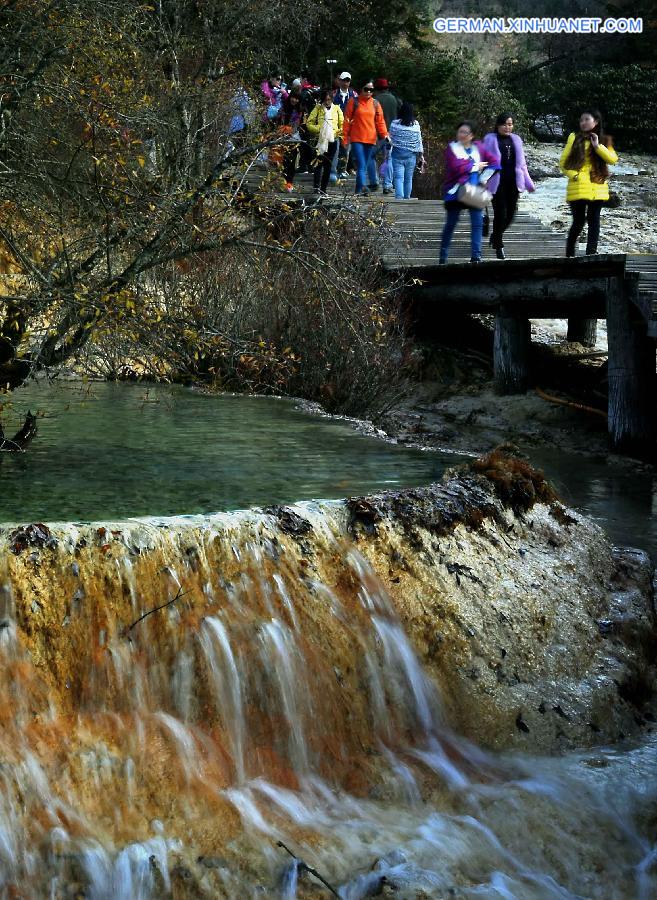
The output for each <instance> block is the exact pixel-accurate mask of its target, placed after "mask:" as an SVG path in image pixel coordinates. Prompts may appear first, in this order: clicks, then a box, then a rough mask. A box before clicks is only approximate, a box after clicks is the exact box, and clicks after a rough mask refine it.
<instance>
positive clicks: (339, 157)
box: [331, 72, 358, 181]
mask: <svg viewBox="0 0 657 900" xmlns="http://www.w3.org/2000/svg"><path fill="white" fill-rule="evenodd" d="M338 83H339V87H338V89H337V90H336V91H335V92H334V94H333V103H334V104H335V105H336V106H339V107H340V109H341V110H342V112H343V113H344V111H345V107H346V105H347V103H349V101H350V100H353V99H354V98H356V97H357V96H358V93H357V92H356V91H354V90H353V89H352V87H351V73H350V72H340V75H339V76H338ZM348 156H349V151H348V150H347V148H346V147H345V146H343V144H342V141H341V140H340V141H338V149H337V151H336V153H335V156H334V157H333V164H332V166H331V181H337V179H338V178H346V177H347V170H348V169H349V165H348V162H349V160H348ZM350 174H353V173H350Z"/></svg>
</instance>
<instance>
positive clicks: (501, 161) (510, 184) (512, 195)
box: [438, 110, 618, 265]
mask: <svg viewBox="0 0 657 900" xmlns="http://www.w3.org/2000/svg"><path fill="white" fill-rule="evenodd" d="M513 126H514V122H513V115H512V114H511V113H509V112H504V113H501V114H500V115H499V116H498V117H497V119H496V121H495V131H493V132H491V133H490V134H487V135H486V136H485V137H484V139H483V141H481V142H480V141H475V140H474V126H473V125H472V123H471V122H468V121H464V122H461V123H459V126H458V128H457V131H456V140H454V141H452V142H451V143H450V144H449V145H448V147H447V149H446V151H445V182H444V190H443V200H444V201H445V213H446V217H445V225H444V227H443V232H442V237H441V242H440V257H439V260H438V262H439V265H444V264H445V263H446V262H447V257H448V255H449V248H450V245H451V242H452V237H453V235H454V230H455V228H456V223H457V222H458V219H459V216H460V214H461V211H462V210H463V209H467V210H468V212H469V213H470V262H471V263H480V262H481V260H482V254H481V244H482V239H483V226H484V208H485V206H486V204H487V203H488V202H489V201H490V203H491V205H492V207H493V213H494V218H493V228H492V233H491V236H490V243H491V247H492V248H493V249H494V250H495V255H496V256H497V258H498V259H505V258H506V254H505V251H504V232H505V231H506V230H507V228H508V227H509V225H510V224H511V222H512V221H513V217H514V215H515V211H516V208H517V205H518V196H519V194H520V193H521V192H522V191H529V192H531V191H533V190H535V188H534V184H533V182H532V180H531V177H530V175H529V172H528V170H527V162H526V160H525V153H524V149H523V143H522V140H521V139H520V137H519V136H518V135H517V134H514V133H513ZM617 161H618V156H617V154H616V151H615V150H614V148H613V147H612V144H611V140H610V138H609V136H608V135H606V134H605V133H604V130H603V124H602V116H601V114H600V112H599V111H598V110H585V111H584V112H583V113H582V114H581V116H580V120H579V131H578V132H573V133H572V134H571V135H570V136H569V137H568V140H567V142H566V146H565V148H564V150H563V153H562V154H561V159H560V161H559V165H560V168H561V171H562V172H563V173H564V174H565V175H567V176H568V188H567V191H566V200H567V201H568V205H569V206H570V211H571V215H572V224H571V226H570V230H569V232H568V238H567V241H566V256H575V245H576V243H577V239H578V238H579V236H580V234H581V233H582V229H583V228H584V223H585V222H586V223H587V224H588V234H587V242H586V253H587V254H594V253H597V251H598V239H599V236H600V211H601V209H602V206H603V204H604V203H605V202H606V201H608V200H609V184H608V178H609V168H608V166H609V165H613V164H614V163H616V162H617Z"/></svg>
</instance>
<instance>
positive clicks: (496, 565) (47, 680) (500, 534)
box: [0, 454, 654, 896]
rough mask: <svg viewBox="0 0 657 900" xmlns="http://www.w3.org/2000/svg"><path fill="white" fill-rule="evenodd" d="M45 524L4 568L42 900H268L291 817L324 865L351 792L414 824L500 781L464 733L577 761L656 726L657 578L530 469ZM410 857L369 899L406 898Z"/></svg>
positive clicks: (23, 782) (422, 879) (15, 856)
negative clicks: (84, 893)
mask: <svg viewBox="0 0 657 900" xmlns="http://www.w3.org/2000/svg"><path fill="white" fill-rule="evenodd" d="M38 529H39V532H38V534H37V533H36V532H33V531H31V530H30V529H29V527H27V528H25V529H23V530H21V531H20V538H21V539H20V542H17V540H16V532H15V531H14V532H8V533H6V534H4V535H3V536H2V539H3V540H4V550H3V552H2V553H1V554H0V693H1V694H2V697H3V702H2V703H0V725H1V726H2V727H1V728H0V752H1V753H2V757H3V760H6V761H7V762H6V766H5V769H6V772H5V774H6V776H7V779H6V784H7V785H9V786H8V787H7V790H6V798H9V799H8V800H7V809H10V810H12V813H11V816H7V822H10V823H11V824H10V830H9V833H10V836H11V842H10V843H11V846H12V848H14V849H12V851H11V853H10V854H9V855H8V856H7V858H6V859H5V858H4V857H3V858H2V860H1V861H2V864H3V865H4V866H5V867H6V869H7V871H8V872H9V875H8V878H7V883H12V880H13V883H15V884H21V880H22V881H23V882H24V883H27V881H26V879H28V878H29V879H33V880H32V881H30V882H29V883H30V884H31V885H32V886H33V887H34V895H35V896H38V895H39V891H40V890H41V886H42V885H41V882H39V878H43V879H45V880H44V882H43V883H44V884H45V883H46V882H47V883H50V881H51V880H52V879H59V882H58V883H60V884H63V883H66V884H73V883H75V884H78V883H79V884H82V885H83V886H85V885H86V886H88V885H89V883H94V884H96V882H97V884H96V888H97V890H98V891H100V890H101V888H100V887H98V885H100V884H101V882H102V884H105V882H103V881H102V879H103V878H105V879H106V882H107V884H106V885H105V887H107V885H111V883H112V880H111V879H112V878H113V877H115V876H113V875H112V874H111V873H112V871H113V870H112V866H115V867H116V866H118V865H119V863H118V862H117V861H116V860H117V858H118V859H119V860H121V855H120V854H119V849H120V848H125V850H124V851H121V853H123V854H124V855H123V859H122V862H121V865H122V866H124V869H125V871H128V869H130V871H131V872H134V873H136V874H134V878H135V879H136V878H137V877H138V876H139V877H140V878H144V879H146V880H147V881H148V884H149V885H150V886H151V887H150V888H149V890H151V892H152V893H153V895H154V896H162V895H164V893H166V891H168V890H169V889H170V888H169V886H171V889H173V890H174V892H176V895H180V896H201V895H202V893H203V891H205V892H206V893H207V895H208V896H221V895H222V894H221V891H224V892H226V891H227V894H226V895H227V896H247V895H248V894H247V892H246V890H245V891H243V892H242V893H241V894H240V892H239V889H238V887H237V886H238V885H241V884H242V882H241V881H240V879H242V878H244V879H245V880H246V883H248V884H249V885H251V886H252V885H253V884H258V883H260V881H258V879H261V878H264V876H263V867H262V857H258V859H257V861H255V862H254V858H255V857H253V856H251V855H249V854H250V853H252V848H251V849H245V850H244V858H241V857H240V855H239V854H240V853H241V848H242V843H240V842H241V841H242V840H243V836H244V828H245V825H244V823H245V822H247V823H249V824H250V825H251V826H252V828H253V829H255V830H256V831H257V832H258V834H261V833H263V832H264V835H265V837H266V839H267V840H268V841H270V840H271V836H272V835H276V834H277V832H276V829H278V828H281V827H283V826H282V825H281V821H282V820H283V819H284V815H283V813H284V811H285V812H286V813H290V814H292V815H293V819H292V822H291V823H290V821H286V824H285V828H286V829H288V830H287V831H286V834H289V835H290V836H291V837H290V840H291V841H297V842H302V841H303V840H306V839H307V841H308V843H307V844H306V846H314V843H317V840H316V836H315V832H313V828H314V827H315V824H316V818H317V815H319V814H320V812H321V815H324V814H325V810H326V805H327V803H329V799H330V798H331V797H334V794H335V796H337V794H338V793H340V792H347V793H348V795H349V796H350V797H352V798H359V800H360V801H362V803H364V804H370V805H372V804H386V803H390V802H393V801H394V802H400V799H399V798H400V797H403V798H406V800H407V801H408V802H409V804H410V805H411V806H412V807H413V808H415V806H414V805H417V804H418V803H419V802H420V800H421V799H424V798H425V797H427V796H430V797H431V798H432V801H433V800H435V798H436V797H443V796H444V795H445V793H446V792H447V791H449V790H455V791H458V790H459V789H460V786H462V785H463V784H467V783H468V779H473V778H474V775H473V772H476V771H477V766H481V767H482V769H483V771H484V774H483V776H482V783H484V784H485V786H486V790H488V789H489V786H490V784H491V783H492V781H491V779H492V780H497V783H501V780H502V778H503V777H504V773H501V774H500V773H499V772H495V773H494V775H495V777H494V779H493V777H492V773H491V765H492V764H491V763H490V761H486V762H485V763H482V762H481V760H480V759H478V758H477V757H476V754H475V755H471V749H469V748H468V747H464V746H463V744H462V743H460V739H458V737H457V736H456V735H455V734H454V732H453V731H452V728H453V729H456V731H460V732H462V733H464V734H465V735H466V736H468V737H470V738H473V739H474V740H475V741H476V742H477V743H478V744H480V745H484V746H488V747H495V748H503V747H513V748H523V749H528V750H541V751H546V752H549V753H552V752H555V751H559V750H562V749H565V748H568V747H583V746H587V745H591V744H596V743H609V742H610V741H614V740H616V739H618V738H620V737H622V736H629V735H631V734H635V733H637V731H639V730H640V729H641V728H643V727H650V706H651V703H652V699H653V698H652V693H651V691H652V688H651V685H652V684H653V683H654V669H653V657H652V653H653V650H652V648H653V645H654V640H653V634H654V632H653V624H654V614H653V609H652V605H651V604H652V571H651V568H650V564H649V562H648V560H647V558H646V557H645V556H644V555H642V554H640V553H637V552H634V551H615V550H613V549H612V548H611V547H610V546H609V543H608V541H607V540H606V538H605V536H604V534H603V533H602V531H601V530H600V529H599V528H597V527H595V526H594V525H592V524H591V523H590V522H588V521H586V520H585V519H584V518H583V517H581V516H579V515H577V514H576V513H574V512H572V511H569V510H566V509H564V508H563V507H562V506H561V505H560V504H559V503H558V501H556V499H555V498H554V495H553V493H552V491H551V489H550V488H549V485H547V484H546V483H545V481H544V480H543V479H542V477H541V476H540V473H537V472H534V471H533V470H531V469H530V468H529V467H528V466H527V465H526V464H525V463H522V462H521V461H519V460H515V459H512V458H511V459H510V458H506V457H502V456H500V455H499V454H497V455H491V456H490V457H487V458H486V459H484V460H481V461H479V462H477V463H476V464H475V466H474V467H472V468H470V469H468V470H463V471H457V472H453V473H451V474H448V476H446V478H445V479H444V481H443V482H442V483H441V484H438V485H433V486H431V487H429V488H426V489H421V490H413V491H403V492H395V493H387V494H382V495H380V496H373V497H366V498H357V499H354V500H352V501H349V502H347V503H341V502H332V503H321V504H299V505H298V506H295V507H294V508H278V507H277V508H275V509H272V510H270V511H267V512H266V513H263V512H260V511H249V512H244V513H235V514H230V515H224V516H212V517H197V518H195V517H189V518H185V519H181V520H179V521H168V522H167V521H164V520H163V521H161V522H158V521H150V522H143V523H139V522H131V523H116V524H106V525H102V526H99V525H93V526H84V527H75V526H54V525H49V526H42V525H39V526H38ZM32 536H35V537H36V538H38V540H37V539H35V540H32ZM28 538H29V539H28ZM402 626H403V627H402ZM409 638H410V642H409ZM415 654H417V655H418V656H419V658H420V661H421V662H423V663H424V669H423V668H422V666H421V665H420V664H419V662H418V659H417V657H416V655H415ZM426 673H429V674H430V675H431V676H432V679H433V684H432V683H431V681H430V679H428V678H427V676H426ZM435 686H437V687H438V691H439V694H438V693H437V692H436V690H435ZM439 695H440V696H439ZM441 698H442V699H441ZM413 754H415V756H414V755H413ZM418 754H419V755H418ZM418 758H421V759H422V760H423V765H424V766H425V767H428V769H430V770H431V771H430V772H429V774H427V773H426V771H425V770H422V772H423V774H421V773H419V770H417V769H413V768H412V767H413V765H416V764H417V759H418ZM413 761H415V762H413ZM432 766H433V767H434V768H433V769H432V768H431V767H432ZM4 771H5V770H3V772H4ZM413 772H415V774H413ZM436 773H438V774H436ZM477 777H479V776H477ZM432 779H433V780H432ZM320 781H321V784H322V785H326V788H324V787H322V788H321V790H325V793H324V794H321V793H313V791H317V790H318V789H317V787H316V785H317V783H318V782H320ZM272 785H275V788H274V787H272ZM309 785H310V787H309ZM303 791H305V792H306V793H305V794H303ZM14 794H15V796H14ZM302 796H303V800H304V803H307V804H309V805H308V807H307V809H308V810H310V811H311V812H307V811H306V808H305V807H304V808H302V806H303V804H301V802H300V800H299V798H300V797H302ZM1 798H2V794H1V792H0V799H1ZM331 802H332V801H331ZM350 802H351V801H350ZM354 802H355V801H354ZM450 802H452V801H451V800H450ZM275 803H279V804H281V807H280V809H279V811H278V813H277V814H276V815H278V817H279V818H278V819H277V818H276V817H274V819H272V820H271V821H270V822H269V824H268V823H266V822H265V821H264V818H263V816H264V814H265V813H264V811H265V810H269V809H270V808H271V807H272V804H275ZM12 804H13V805H12ZM283 807H284V810H283ZM3 809H4V807H2V808H0V815H3V814H4V813H3ZM277 809H278V807H277ZM290 811H291V812H290ZM339 815H340V816H342V815H343V814H342V813H340V814H339ZM344 815H347V813H344ZM349 815H351V813H349ZM327 821H329V820H327ZM272 823H273V824H272ZM368 827H369V826H368ZM267 828H269V829H270V830H269V831H267ZM258 829H260V830H258ZM332 829H333V826H332V825H331V824H330V821H329V824H328V825H326V832H327V833H330V832H331V830H332ZM53 834H55V837H53ZM309 835H310V837H308V836H309ZM325 837H326V835H324V838H325ZM324 838H323V839H324ZM263 839H264V838H263ZM313 842H314V843H313ZM245 846H246V845H245ZM26 848H27V849H29V851H30V853H33V854H35V855H34V856H30V855H29V853H26V852H25V850H26ZM236 848H237V849H236ZM387 849H389V848H387ZM2 852H4V851H3V850H2V848H0V854H1V853H2ZM386 852H387V851H386ZM433 856H434V854H433V852H432V853H431V857H432V858H433ZM167 858H168V866H167ZM29 859H39V860H40V863H39V866H35V865H33V864H32V863H30V865H32V868H31V869H30V871H29V872H27V870H26V869H25V866H26V863H25V860H29ZM386 860H387V861H386V866H385V867H384V868H382V869H380V870H379V869H377V870H376V872H375V873H374V874H372V875H365V876H363V877H364V878H365V881H364V882H363V883H364V884H365V882H367V884H369V883H370V881H371V882H372V884H374V885H375V886H377V888H381V889H382V890H383V889H386V890H387V889H388V888H389V887H390V885H391V884H393V885H394V884H395V883H396V882H395V878H398V879H399V878H401V875H400V873H399V872H397V869H398V868H399V866H402V868H403V866H404V863H402V862H400V861H399V860H397V861H396V860H395V859H393V858H390V859H387V858H386ZM425 862H426V861H425ZM457 868H458V866H456V867H455V868H454V872H456V871H457ZM448 869H449V867H448V866H447V864H446V870H445V871H446V874H445V879H446V881H445V882H444V883H445V884H451V883H452V880H450V879H452V878H453V877H455V876H453V873H452V871H451V870H449V871H448ZM339 870H340V867H339V866H338V865H336V871H339ZM117 871H118V870H117ZM121 871H123V870H121ZM432 871H433V870H432ZM103 873H105V874H103ZM107 873H109V874H107ZM140 873H141V874H140ZM236 873H237V874H236ZM297 874H298V873H297ZM329 874H330V873H329ZM344 874H345V873H344V872H342V876H344ZM402 874H404V877H410V876H409V873H408V872H407V871H406V870H404V872H403V873H402ZM116 877H117V878H118V877H119V876H118V875H116ZM126 877H127V876H126ZM268 877H269V876H268ZM358 877H361V876H358ZM414 877H415V878H416V882H417V884H418V885H421V884H429V885H432V884H437V882H435V878H436V877H437V876H436V875H435V872H434V873H433V874H432V872H429V870H428V869H426V870H425V869H421V870H420V869H418V870H417V872H416V876H414ZM383 878H385V879H387V880H389V883H387V882H386V883H385V884H384V883H383ZM94 879H96V882H94ZM231 879H232V880H231ZM368 879H369V881H368ZM427 879H428V880H427ZM432 879H434V880H432ZM135 883H137V882H136V881H135ZM262 883H263V884H264V885H265V887H263V891H265V893H266V891H267V890H268V888H267V887H266V885H271V884H272V883H273V881H272V880H269V881H268V880H267V879H265V880H264V881H263V882H262ZM400 883H401V882H400ZM441 883H442V882H441ZM227 885H228V886H229V887H226V886H227ZM105 887H103V890H105ZM301 887H303V889H304V890H306V891H308V892H310V891H311V890H313V888H312V886H311V885H306V886H304V885H301ZM84 889H85V890H86V888H84ZM107 890H108V891H109V890H110V888H109V887H107ZM249 890H250V888H249ZM427 890H429V895H431V890H433V888H427ZM231 891H232V893H231ZM158 892H159V893H158ZM146 893H147V892H146ZM580 893H581V891H580ZM310 895H311V894H310V893H308V896H310ZM433 895H435V892H434V894H433Z"/></svg>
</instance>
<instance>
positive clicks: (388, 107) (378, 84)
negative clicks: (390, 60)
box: [369, 78, 401, 194]
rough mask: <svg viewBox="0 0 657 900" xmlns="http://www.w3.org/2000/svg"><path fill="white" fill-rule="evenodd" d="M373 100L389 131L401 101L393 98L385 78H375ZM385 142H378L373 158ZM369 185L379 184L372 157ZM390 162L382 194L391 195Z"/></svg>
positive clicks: (384, 178) (396, 117) (397, 115)
mask: <svg viewBox="0 0 657 900" xmlns="http://www.w3.org/2000/svg"><path fill="white" fill-rule="evenodd" d="M374 98H375V99H376V100H378V101H379V103H380V104H381V109H382V110H383V118H384V119H385V120H386V128H388V130H389V129H390V123H391V122H393V121H394V120H395V119H398V118H399V111H400V109H401V101H400V100H399V99H398V98H397V97H395V95H394V94H393V93H392V91H391V90H390V84H389V82H388V79H387V78H376V79H375V81H374ZM384 145H385V141H379V142H378V144H377V148H376V151H375V156H376V155H378V154H379V153H380V152H381V151H382V150H384ZM369 180H370V184H377V185H378V183H379V177H378V171H377V165H376V161H375V159H374V157H372V164H371V171H370V172H369ZM392 192H393V187H392V162H391V161H390V160H388V165H387V167H386V170H385V174H384V176H383V193H384V194H392Z"/></svg>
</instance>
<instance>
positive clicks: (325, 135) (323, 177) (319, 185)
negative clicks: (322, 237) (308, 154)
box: [306, 88, 344, 194]
mask: <svg viewBox="0 0 657 900" xmlns="http://www.w3.org/2000/svg"><path fill="white" fill-rule="evenodd" d="M343 121H344V116H343V114H342V110H341V109H340V107H339V106H338V105H337V103H334V102H333V91H332V90H329V89H328V88H325V89H324V90H323V91H322V92H321V93H320V95H319V103H318V104H317V106H316V107H315V108H314V109H313V111H312V112H311V113H310V115H309V116H308V119H307V121H306V128H307V129H308V133H309V134H310V135H311V136H312V137H315V138H317V148H316V149H317V157H318V159H317V160H316V163H315V174H314V178H313V188H314V193H315V194H325V193H326V189H327V188H328V183H329V178H330V175H331V166H332V164H333V157H334V156H335V151H336V150H337V147H338V141H339V140H340V138H341V137H342V125H343Z"/></svg>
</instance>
